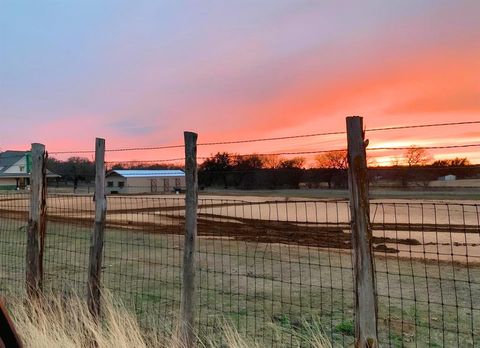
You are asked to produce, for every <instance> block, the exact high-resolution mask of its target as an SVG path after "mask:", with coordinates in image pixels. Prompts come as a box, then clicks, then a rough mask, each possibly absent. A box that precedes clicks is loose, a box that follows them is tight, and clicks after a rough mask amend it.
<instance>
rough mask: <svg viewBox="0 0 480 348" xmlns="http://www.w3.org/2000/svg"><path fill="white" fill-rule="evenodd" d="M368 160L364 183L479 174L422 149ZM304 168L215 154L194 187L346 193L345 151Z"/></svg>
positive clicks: (75, 177) (59, 168) (52, 162)
mask: <svg viewBox="0 0 480 348" xmlns="http://www.w3.org/2000/svg"><path fill="white" fill-rule="evenodd" d="M367 161H368V162H369V166H370V170H369V180H370V181H371V182H372V183H379V182H389V183H391V184H394V183H397V184H398V185H400V186H403V187H407V186H412V185H413V186H421V187H428V185H429V183H430V182H431V181H432V180H436V179H438V178H439V177H441V176H445V175H449V174H452V175H455V176H456V177H457V178H458V179H463V178H469V177H475V176H478V175H479V174H480V172H479V169H478V166H472V165H471V163H470V161H469V160H468V159H467V158H452V159H443V160H436V161H434V160H433V157H432V156H431V155H430V154H429V153H428V152H427V151H426V150H425V149H421V148H417V147H415V146H412V147H410V148H409V149H407V150H406V151H405V152H404V153H403V154H402V156H401V158H394V159H393V160H392V163H391V165H390V166H385V167H379V166H375V161H374V159H370V158H368V159H367ZM306 164H307V161H306V159H305V158H304V157H284V156H279V155H263V154H250V155H237V154H234V153H229V152H218V153H216V154H212V155H211V156H210V157H208V158H206V159H205V160H204V161H203V162H202V163H201V164H200V165H199V172H198V173H199V185H200V188H206V187H219V188H237V189H278V188H299V187H300V186H301V185H306V186H308V187H313V188H316V187H326V188H347V184H348V176H347V168H348V161H347V151H346V150H342V151H329V152H324V153H320V154H318V155H317V156H315V158H314V160H313V162H312V163H310V164H309V166H308V167H307V166H306ZM47 168H48V169H49V170H51V171H52V172H54V173H56V174H59V175H61V178H60V179H59V180H61V181H65V182H73V183H74V184H78V183H80V182H85V183H89V182H91V181H93V180H94V175H95V166H94V163H93V161H91V160H89V159H88V158H84V157H70V158H68V159H67V160H64V161H62V160H58V159H55V158H49V159H48V161H47ZM109 169H150V170H154V169H182V166H180V165H177V164H172V163H146V162H143V163H142V162H139V161H132V162H119V163H114V164H112V165H110V166H109Z"/></svg>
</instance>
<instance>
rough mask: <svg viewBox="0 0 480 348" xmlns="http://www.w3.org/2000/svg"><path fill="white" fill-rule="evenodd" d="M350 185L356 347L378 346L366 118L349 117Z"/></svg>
mask: <svg viewBox="0 0 480 348" xmlns="http://www.w3.org/2000/svg"><path fill="white" fill-rule="evenodd" d="M347 138H348V187H349V191H350V211H351V216H352V220H351V229H352V246H353V273H354V280H355V284H354V285H355V347H361V348H364V347H378V338H377V294H376V289H375V270H374V267H373V248H372V230H371V227H370V203H369V198H368V177H367V157H366V142H365V134H364V132H363V118H362V117H359V116H353V117H347Z"/></svg>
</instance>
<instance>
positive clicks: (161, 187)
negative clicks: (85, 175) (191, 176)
mask: <svg viewBox="0 0 480 348" xmlns="http://www.w3.org/2000/svg"><path fill="white" fill-rule="evenodd" d="M105 181H106V186H107V187H106V192H107V193H108V194H112V193H125V194H128V193H170V192H175V191H180V190H182V191H183V190H185V173H184V172H183V171H181V170H112V171H110V172H108V173H107V174H106V176H105Z"/></svg>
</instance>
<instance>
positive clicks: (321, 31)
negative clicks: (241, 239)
mask: <svg viewBox="0 0 480 348" xmlns="http://www.w3.org/2000/svg"><path fill="white" fill-rule="evenodd" d="M479 18H480V1H478V0H471V1H442V0H431V1H417V0H416V1H408V0H401V1H393V0H391V1H380V0H378V1H300V0H297V1H293V0H292V1H283V0H257V1H249V0H239V1H233V0H230V1H220V0H219V1H213V0H208V1H153V0H152V1H138V0H135V1H132V0H129V1H120V0H110V1H108V0H101V1H100V0H95V1H93V0H92V1H88V0H78V1H74V0H69V1H66V0H65V1H53V0H48V1H47V0H45V1H39V0H32V1H27V0H0V119H1V121H2V123H1V126H0V127H1V132H0V134H1V135H0V149H1V150H2V151H4V150H8V149H27V148H29V144H30V143H32V142H42V143H44V144H45V145H46V146H47V149H48V150H50V151H62V150H77V149H78V150H89V149H93V145H94V139H95V137H96V136H98V137H104V138H106V142H107V148H125V147H138V146H156V145H169V144H179V143H182V141H183V134H182V132H183V131H184V130H192V131H196V132H198V133H199V141H200V142H208V141H223V140H239V139H249V138H256V137H276V136H285V135H294V134H304V133H320V132H329V131H342V130H344V129H345V116H348V115H361V116H363V117H364V118H365V123H366V126H367V128H372V127H382V126H395V125H405V124H422V123H436V122H456V121H474V120H480V20H479ZM368 137H369V139H370V147H383V146H389V147H391V146H408V145H412V144H415V145H418V146H422V145H425V146H431V145H433V146H435V145H457V144H470V143H480V125H479V124H477V125H470V126H455V127H445V128H427V129H419V130H403V131H395V132H375V133H370V134H368ZM345 146H346V145H345V138H344V136H329V137H314V138H305V139H303V140H295V141H276V142H266V143H252V144H242V145H236V146H210V147H201V148H200V149H199V155H200V156H206V155H209V154H210V153H212V152H217V151H224V150H226V151H234V152H238V153H250V152H257V153H265V152H278V151H316V150H328V149H338V148H343V147H345ZM431 153H432V154H434V155H435V158H445V157H455V156H467V157H469V158H470V160H471V161H472V162H474V163H480V147H473V148H467V149H452V150H442V151H431ZM375 155H378V156H379V159H378V161H379V163H386V162H388V161H389V160H390V159H391V157H392V156H401V152H398V151H397V152H394V153H392V152H379V153H376V154H375ZM66 156H68V155H66ZM179 156H181V150H157V151H143V152H141V151H136V152H124V153H109V154H108V156H107V160H130V159H132V160H133V159H168V158H175V157H179Z"/></svg>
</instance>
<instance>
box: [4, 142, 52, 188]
mask: <svg viewBox="0 0 480 348" xmlns="http://www.w3.org/2000/svg"><path fill="white" fill-rule="evenodd" d="M31 169H32V157H31V155H30V151H5V152H2V153H0V190H18V189H25V188H26V187H28V186H29V185H30V171H31ZM58 177H60V175H57V174H54V173H52V172H50V171H48V170H47V178H58Z"/></svg>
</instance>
